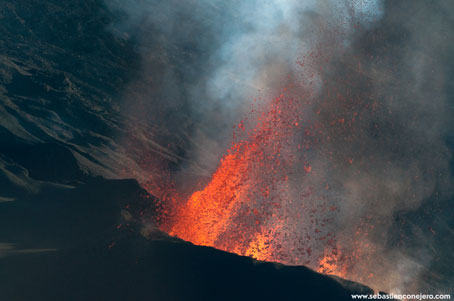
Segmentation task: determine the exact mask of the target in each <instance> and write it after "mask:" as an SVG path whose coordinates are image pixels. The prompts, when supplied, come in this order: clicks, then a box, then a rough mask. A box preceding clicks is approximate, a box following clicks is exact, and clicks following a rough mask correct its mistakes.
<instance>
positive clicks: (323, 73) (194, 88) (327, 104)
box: [107, 0, 454, 293]
mask: <svg viewBox="0 0 454 301" xmlns="http://www.w3.org/2000/svg"><path fill="white" fill-rule="evenodd" d="M107 5H108V6H109V7H110V9H111V10H112V11H114V12H115V13H116V14H117V16H118V22H117V23H115V24H111V26H110V30H112V31H113V32H115V33H116V34H118V35H119V36H121V37H124V38H125V39H128V40H130V41H134V43H135V45H137V51H138V52H139V53H140V54H141V60H142V64H141V70H140V71H139V72H138V76H137V78H136V79H135V80H133V81H132V82H131V84H130V85H129V86H128V87H127V89H126V90H125V91H124V94H123V96H124V102H123V107H122V108H121V109H122V110H123V111H125V112H127V113H128V114H129V115H132V116H134V120H135V121H134V122H137V123H140V124H145V125H146V127H147V129H149V131H145V132H144V133H141V134H140V135H143V137H142V138H143V139H142V141H143V140H144V139H145V137H146V139H149V140H148V141H150V142H149V143H148V144H147V143H144V144H140V146H138V145H137V144H136V142H134V143H131V141H129V140H128V143H131V145H133V148H134V152H138V153H137V156H141V157H147V158H150V159H149V160H145V161H146V164H143V168H157V167H159V170H161V168H163V166H164V165H165V167H166V172H165V173H166V175H167V174H169V177H170V178H171V181H172V182H174V183H176V190H180V191H179V193H180V194H183V195H185V194H186V195H189V194H190V193H192V192H193V191H194V190H195V189H196V188H195V187H197V188H199V187H200V186H203V183H206V182H208V181H209V177H210V176H211V175H212V174H213V172H214V171H215V170H216V168H217V167H218V166H219V160H220V158H221V157H222V156H223V155H224V154H225V150H226V149H228V148H229V147H230V145H231V143H232V131H233V128H232V127H233V126H234V125H237V124H239V123H240V122H241V121H242V120H243V121H245V123H246V127H247V128H248V127H249V128H250V127H253V126H254V123H255V122H257V117H256V116H257V115H254V114H253V113H251V104H252V103H254V99H256V100H257V99H258V100H259V102H260V101H262V102H263V103H267V100H269V99H273V98H275V97H278V96H279V95H280V94H281V93H284V94H285V99H298V100H299V102H298V104H297V107H295V108H294V109H295V112H298V114H300V118H301V120H302V125H301V126H299V128H298V130H297V131H296V132H295V135H294V136H293V137H292V139H291V142H290V143H289V144H288V145H287V146H285V147H284V150H285V152H286V153H289V154H292V156H294V157H296V158H297V159H296V160H295V162H296V164H295V165H293V166H292V167H291V169H290V170H289V171H288V173H289V178H288V185H286V186H285V187H280V188H279V191H280V192H281V193H282V196H281V197H280V198H279V200H280V202H281V204H280V209H279V210H277V213H276V216H277V217H273V218H269V217H267V218H266V220H264V221H262V222H263V224H266V225H267V227H269V228H270V229H272V228H273V227H274V228H276V227H280V229H281V230H282V231H280V233H279V234H275V233H274V234H272V237H271V238H272V239H274V240H279V242H280V244H281V245H282V249H281V250H280V252H279V254H278V255H275V257H274V259H277V260H279V261H281V262H284V263H288V264H300V263H301V261H297V260H295V258H297V257H301V256H303V257H305V258H306V259H307V261H304V262H303V263H304V264H308V265H309V266H311V267H313V268H315V269H316V268H317V265H319V264H320V261H319V258H320V257H323V255H324V253H325V252H326V250H327V247H326V246H327V244H328V245H329V246H330V249H329V254H325V255H327V256H325V257H326V258H328V259H326V260H327V261H328V262H329V261H336V264H338V265H342V264H341V263H337V261H348V267H346V268H345V269H347V270H348V272H347V274H346V275H347V276H349V277H350V278H353V280H359V281H362V282H365V283H366V284H368V285H371V286H372V287H374V288H379V289H383V290H388V291H390V292H402V293H408V292H416V293H419V292H421V291H423V290H424V289H425V290H430V291H431V292H438V291H440V292H443V290H446V289H447V288H448V285H449V281H450V279H452V275H450V274H449V271H446V270H443V268H442V267H440V265H439V264H437V263H436V261H446V262H452V256H451V257H450V255H447V254H445V253H443V251H441V249H442V248H441V247H437V246H436V241H437V237H436V236H434V233H449V232H451V234H450V235H452V221H451V220H450V218H451V216H452V209H450V208H449V206H447V204H448V202H449V201H448V200H449V198H450V197H451V192H452V191H451V190H452V188H451V186H450V182H451V172H452V167H451V165H450V164H451V160H452V158H451V153H452V143H451V144H450V141H452V138H450V136H449V135H450V132H451V130H452V128H453V124H452V121H451V120H450V116H451V110H452V100H451V98H450V95H451V93H452V84H451V83H450V75H452V74H453V73H452V71H453V63H452V59H451V57H450V54H451V53H452V50H453V49H452V48H453V45H454V43H453V39H452V34H451V32H450V30H451V28H452V26H453V15H452V12H453V11H454V10H453V7H451V6H452V5H451V4H448V3H447V2H430V3H429V2H427V1H412V2H395V1H384V2H381V1H352V2H350V1H346V2H342V1H341V2H339V1H328V0H327V1H293V0H288V1H277V0H276V1H273V0H269V1H255V0H253V1H246V2H245V1H228V2H227V1H208V0H198V1H176V0H171V1H154V0H148V1H147V0H128V1H109V2H107ZM286 87H287V89H286V90H285V92H283V89H284V88H286ZM288 87H290V88H288ZM259 111H260V110H259ZM283 116H284V117H285V116H289V115H285V114H284V115H283ZM135 135H139V134H137V133H135ZM150 143H152V144H153V147H151V148H150V146H149V144H150ZM298 146H299V147H300V148H298ZM137 149H139V150H137ZM150 149H152V150H153V153H152V155H149V154H148V152H149V151H150ZM298 149H299V150H298ZM156 158H159V159H156ZM164 161H165V162H170V163H169V164H167V163H165V164H164V163H162V162H164ZM286 172H287V171H286ZM259 176H260V175H258V177H259ZM147 180H150V179H142V181H143V182H146V181H147ZM200 182H202V184H200ZM198 185H199V186H198ZM152 192H155V191H152ZM259 202H262V203H261V205H263V204H264V203H266V202H267V200H263V201H259ZM322 207H323V208H322ZM428 208H430V209H428ZM433 208H441V209H440V210H442V209H443V208H446V209H447V210H450V211H451V213H449V212H442V211H436V210H432V209H433ZM314 212H315V213H314ZM297 213H298V214H297ZM314 214H315V217H314V216H313V215H314ZM434 216H436V218H435V217H434ZM283 224H284V225H285V226H282V225H283ZM232 227H235V226H234V225H233V226H232ZM450 227H451V228H450ZM311 233H316V234H314V235H312V237H311V238H305V240H304V246H303V247H304V252H302V251H301V250H299V249H301V248H302V246H301V244H302V241H301V240H300V239H296V238H297V237H298V238H301V237H303V236H305V235H306V234H307V236H310V235H311ZM329 235H332V237H335V239H334V240H333V239H331V242H328V241H329V240H330V239H329V237H328V236H329ZM438 235H440V234H438ZM327 237H328V238H327ZM444 247H446V246H444ZM341 252H342V255H339V253H341ZM311 254H312V255H311ZM326 265H327V266H329V264H326ZM431 273H433V274H436V275H437V276H436V277H439V278H441V279H443V280H440V281H434V280H433V279H432V278H431V277H427V275H429V274H431ZM444 292H446V291H444Z"/></svg>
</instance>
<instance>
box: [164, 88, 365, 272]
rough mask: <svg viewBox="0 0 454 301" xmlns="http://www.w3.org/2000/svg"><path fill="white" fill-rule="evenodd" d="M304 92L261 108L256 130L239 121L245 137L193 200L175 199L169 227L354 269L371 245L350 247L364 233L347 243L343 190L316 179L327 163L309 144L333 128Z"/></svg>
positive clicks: (205, 240) (193, 238)
mask: <svg viewBox="0 0 454 301" xmlns="http://www.w3.org/2000/svg"><path fill="white" fill-rule="evenodd" d="M298 94H300V95H299V98H297V97H292V96H284V95H283V94H281V95H280V96H279V97H276V98H274V99H272V100H271V101H269V102H267V103H266V102H265V103H261V104H260V105H261V107H259V108H258V109H257V108H256V109H255V110H253V112H254V114H255V115H253V116H252V118H250V119H249V121H248V122H249V126H250V127H251V130H246V129H247V128H248V126H247V125H245V123H244V122H241V123H240V125H238V127H237V130H236V132H235V133H236V135H237V136H238V137H239V138H237V139H236V141H235V142H234V143H233V145H232V146H231V148H230V149H229V150H228V151H227V152H226V154H225V155H224V157H223V158H222V159H221V161H220V164H219V166H218V168H217V170H216V171H215V172H214V174H213V175H212V177H211V179H210V181H209V182H208V184H207V185H206V186H205V187H204V188H203V189H202V190H200V191H196V192H194V193H193V194H192V195H191V196H190V197H189V198H188V199H187V200H185V201H179V200H176V199H174V200H173V203H174V204H176V206H175V207H176V208H174V209H173V210H170V211H172V212H171V213H170V215H169V217H168V218H167V220H166V221H165V222H163V224H162V225H161V229H162V230H163V231H166V232H168V233H169V234H170V235H174V236H177V237H179V238H181V239H184V240H187V241H190V242H192V243H194V244H196V245H202V246H212V247H215V248H218V249H221V250H225V251H228V252H233V253H237V254H240V255H245V256H250V257H253V258H255V259H258V260H263V261H275V262H281V263H285V264H304V265H308V266H310V267H312V268H313V269H315V270H317V271H319V272H322V273H328V274H335V275H338V276H341V277H348V276H351V275H349V273H351V271H352V269H353V268H354V265H355V262H356V261H358V260H359V259H360V258H361V257H362V256H363V253H364V252H362V250H361V249H359V248H358V249H355V250H351V248H350V247H351V246H354V240H355V239H358V238H359V239H361V237H360V236H362V235H363V234H362V233H360V232H359V234H358V237H353V238H349V239H350V241H343V244H345V245H347V246H348V247H349V248H350V249H348V250H346V249H345V248H343V246H344V245H343V244H340V242H339V240H338V239H337V238H336V234H335V232H336V230H337V229H333V226H331V228H330V225H331V224H333V220H334V219H335V218H336V216H337V214H338V213H339V210H338V209H337V206H336V198H335V197H333V199H334V200H331V199H330V197H328V196H329V193H330V191H329V186H330V185H328V182H325V183H323V185H322V186H321V187H314V186H312V184H310V183H311V180H310V178H311V177H317V175H318V172H319V171H318V170H317V166H313V165H312V164H311V162H310V159H311V156H310V152H309V150H310V149H311V147H313V145H314V144H317V143H320V138H319V137H321V136H324V135H325V134H324V133H323V132H322V130H321V129H320V127H318V126H317V124H316V122H314V121H311V122H308V121H304V120H303V116H305V112H304V109H303V108H304V107H305V104H306V103H307V102H308V99H309V98H310V95H309V96H308V95H303V96H301V94H304V93H301V89H300V90H299V91H298ZM306 115H307V114H306ZM342 125H343V124H342ZM325 136H327V138H326V139H330V137H329V135H325ZM329 156H331V153H330V155H329ZM350 164H351V163H350ZM306 179H307V180H306ZM303 180H304V181H305V182H304V183H306V182H307V183H308V184H304V183H303ZM318 182H320V181H318ZM318 182H316V183H318ZM302 185H303V186H302ZM314 185H315V184H314ZM349 278H353V277H349ZM356 279H358V277H356Z"/></svg>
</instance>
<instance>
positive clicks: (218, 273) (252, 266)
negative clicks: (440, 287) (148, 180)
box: [0, 179, 371, 301]
mask: <svg viewBox="0 0 454 301" xmlns="http://www.w3.org/2000/svg"><path fill="white" fill-rule="evenodd" d="M146 196H147V195H146V192H145V191H143V190H142V189H141V188H140V186H138V184H137V182H136V181H132V180H103V179H97V180H93V181H92V182H91V183H90V184H82V185H79V186H78V187H75V188H74V187H73V188H68V187H58V188H54V189H47V190H44V191H43V192H42V193H41V194H39V195H35V196H34V197H33V198H30V199H23V200H16V201H13V202H4V203H0V229H1V230H0V241H1V242H11V243H14V245H10V246H9V249H6V248H5V245H3V250H2V248H1V247H2V246H1V245H0V255H3V258H1V257H0V265H1V266H2V268H1V269H0V291H1V292H2V293H1V294H2V295H1V296H2V299H4V300H165V301H167V300H351V297H350V294H351V293H355V292H356V293H371V290H370V289H369V288H367V287H364V286H362V285H359V284H356V285H354V286H352V285H345V284H344V285H342V284H341V282H340V281H337V280H335V279H334V278H331V277H329V276H325V275H321V274H318V273H316V272H314V271H312V270H310V269H308V268H306V267H303V266H299V267H289V266H283V265H278V264H273V263H263V262H257V261H255V260H253V259H251V258H248V257H241V256H237V255H234V254H230V253H226V252H222V251H218V250H215V249H213V248H208V247H198V246H194V245H192V244H190V243H186V242H183V241H180V240H177V239H171V238H169V237H167V236H166V235H165V234H162V233H161V234H159V232H158V233H154V234H152V235H151V238H150V239H148V240H147V239H145V238H144V237H143V236H142V235H140V232H139V230H140V223H137V221H140V216H144V214H143V212H144V210H147V209H148V210H149V209H150V208H153V206H154V205H155V204H154V202H153V201H149V200H150V199H151V200H153V198H150V196H148V198H147V197H146ZM146 215H148V214H145V216H146ZM347 286H349V287H350V288H347Z"/></svg>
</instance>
